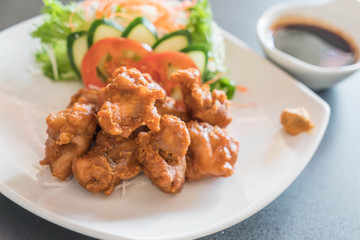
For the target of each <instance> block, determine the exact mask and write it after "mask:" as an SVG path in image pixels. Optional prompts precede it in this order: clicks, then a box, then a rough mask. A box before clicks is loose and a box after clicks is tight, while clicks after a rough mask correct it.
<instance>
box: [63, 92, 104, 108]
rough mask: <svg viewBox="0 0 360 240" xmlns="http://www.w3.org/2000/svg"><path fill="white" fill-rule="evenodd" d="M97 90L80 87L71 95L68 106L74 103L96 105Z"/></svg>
mask: <svg viewBox="0 0 360 240" xmlns="http://www.w3.org/2000/svg"><path fill="white" fill-rule="evenodd" d="M98 95H99V90H96V89H90V88H81V89H80V90H79V91H78V92H77V93H76V94H75V95H74V96H72V97H71V101H70V103H69V105H68V107H71V106H73V105H74V104H75V103H82V104H93V105H94V106H97V101H98Z"/></svg>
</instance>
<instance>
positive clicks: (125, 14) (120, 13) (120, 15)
mask: <svg viewBox="0 0 360 240" xmlns="http://www.w3.org/2000/svg"><path fill="white" fill-rule="evenodd" d="M114 16H116V17H122V18H126V19H129V20H132V19H133V18H134V16H132V15H130V14H128V13H125V12H116V13H114Z"/></svg>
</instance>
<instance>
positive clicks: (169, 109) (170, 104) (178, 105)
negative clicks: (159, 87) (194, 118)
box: [155, 96, 190, 122]
mask: <svg viewBox="0 0 360 240" xmlns="http://www.w3.org/2000/svg"><path fill="white" fill-rule="evenodd" d="M155 107H156V109H157V110H158V112H159V114H160V115H161V116H163V115H165V114H167V115H173V116H176V117H178V118H180V119H181V120H183V121H184V122H188V121H190V118H189V113H188V112H187V110H186V107H185V105H184V104H183V103H182V102H180V101H175V99H174V98H172V97H168V96H166V97H165V98H164V99H158V100H156V102H155Z"/></svg>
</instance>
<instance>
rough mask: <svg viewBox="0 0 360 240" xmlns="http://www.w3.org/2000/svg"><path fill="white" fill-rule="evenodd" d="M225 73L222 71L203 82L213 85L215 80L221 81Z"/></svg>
mask: <svg viewBox="0 0 360 240" xmlns="http://www.w3.org/2000/svg"><path fill="white" fill-rule="evenodd" d="M224 74H225V73H224V72H221V73H219V74H218V75H216V76H215V77H214V78H212V79H210V80H209V81H206V82H204V83H203V84H208V85H211V84H213V83H214V82H217V81H219V80H220V79H221V78H222V77H223V76H224Z"/></svg>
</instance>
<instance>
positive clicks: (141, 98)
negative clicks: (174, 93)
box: [97, 67, 165, 137]
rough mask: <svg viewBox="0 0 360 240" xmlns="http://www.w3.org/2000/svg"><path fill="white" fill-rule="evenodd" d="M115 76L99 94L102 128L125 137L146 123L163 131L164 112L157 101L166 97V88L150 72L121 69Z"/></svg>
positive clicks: (152, 128) (151, 127)
mask: <svg viewBox="0 0 360 240" xmlns="http://www.w3.org/2000/svg"><path fill="white" fill-rule="evenodd" d="M113 77H114V78H113V80H112V81H111V83H109V84H108V85H107V86H106V87H105V88H103V89H102V90H101V91H100V94H99V99H98V106H99V107H100V109H99V112H98V114H97V116H98V120H99V124H100V126H101V128H102V129H103V130H104V131H106V132H107V133H109V134H112V135H121V136H123V137H128V136H129V135H130V134H131V133H132V132H133V131H134V130H135V129H137V128H138V127H140V126H141V125H144V124H145V125H146V126H148V127H149V128H150V129H151V130H152V131H159V122H160V115H159V114H158V113H157V109H156V108H155V107H154V104H155V101H156V100H157V99H162V98H164V97H165V91H164V90H163V89H162V88H161V87H160V86H159V85H158V84H157V83H155V82H153V81H152V80H151V77H150V75H148V74H144V75H143V74H141V73H140V72H139V71H138V70H137V69H134V68H132V69H127V68H126V67H121V68H118V69H117V70H116V71H115V72H114V74H113Z"/></svg>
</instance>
